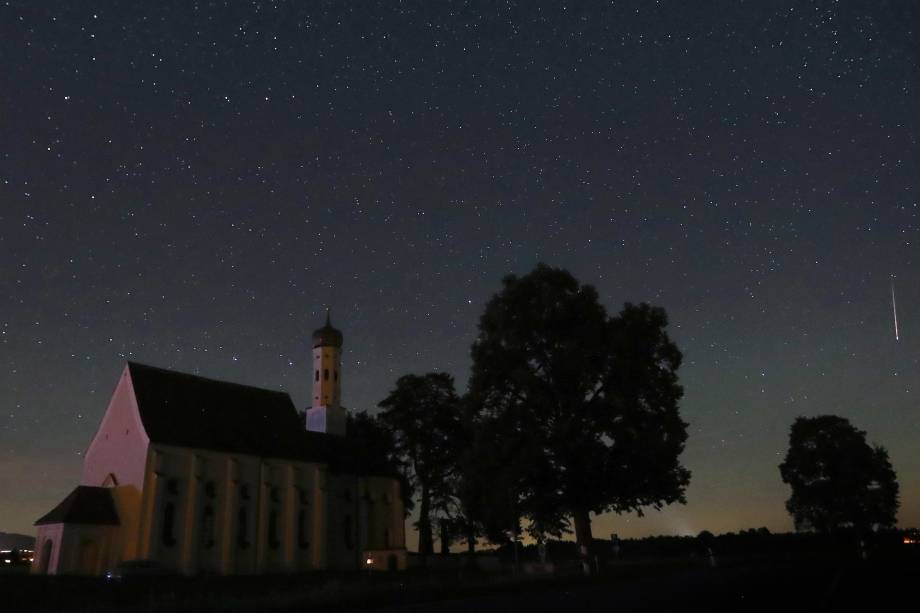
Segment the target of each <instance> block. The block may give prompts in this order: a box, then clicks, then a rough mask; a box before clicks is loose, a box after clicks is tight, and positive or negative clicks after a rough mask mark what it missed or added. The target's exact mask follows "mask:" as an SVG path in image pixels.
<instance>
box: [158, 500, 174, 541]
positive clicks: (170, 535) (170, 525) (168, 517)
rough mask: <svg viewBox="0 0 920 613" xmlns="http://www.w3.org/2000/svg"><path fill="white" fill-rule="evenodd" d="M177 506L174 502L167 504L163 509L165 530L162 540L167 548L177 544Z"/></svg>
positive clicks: (162, 533) (162, 532) (163, 530)
mask: <svg viewBox="0 0 920 613" xmlns="http://www.w3.org/2000/svg"><path fill="white" fill-rule="evenodd" d="M175 531H176V505H175V504H173V503H172V502H167V503H166V505H165V506H164V507H163V529H162V531H161V538H162V540H163V544H164V545H166V546H167V547H172V546H173V545H175V544H176V534H175Z"/></svg>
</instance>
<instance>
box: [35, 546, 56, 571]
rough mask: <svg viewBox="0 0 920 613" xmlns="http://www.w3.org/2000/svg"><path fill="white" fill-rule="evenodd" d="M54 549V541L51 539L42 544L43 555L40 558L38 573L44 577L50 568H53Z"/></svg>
mask: <svg viewBox="0 0 920 613" xmlns="http://www.w3.org/2000/svg"><path fill="white" fill-rule="evenodd" d="M53 549H54V541H52V540H51V539H47V540H45V542H44V543H42V550H41V554H39V558H38V572H39V573H41V574H43V575H47V574H48V568H49V567H50V566H51V552H52V550H53Z"/></svg>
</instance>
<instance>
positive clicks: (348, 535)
mask: <svg viewBox="0 0 920 613" xmlns="http://www.w3.org/2000/svg"><path fill="white" fill-rule="evenodd" d="M342 519H343V520H344V526H343V528H344V530H343V531H344V533H345V534H344V536H345V548H346V549H354V548H355V535H354V530H353V528H352V525H351V515H346V516H345V517H343V518H342Z"/></svg>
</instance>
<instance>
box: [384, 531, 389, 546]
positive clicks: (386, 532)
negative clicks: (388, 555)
mask: <svg viewBox="0 0 920 613" xmlns="http://www.w3.org/2000/svg"><path fill="white" fill-rule="evenodd" d="M383 548H384V549H389V548H390V529H389V528H384V529H383Z"/></svg>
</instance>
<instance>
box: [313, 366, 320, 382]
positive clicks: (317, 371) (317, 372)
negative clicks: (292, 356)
mask: <svg viewBox="0 0 920 613" xmlns="http://www.w3.org/2000/svg"><path fill="white" fill-rule="evenodd" d="M313 380H314V381H319V368H317V369H316V377H315V378H314V379H313Z"/></svg>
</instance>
